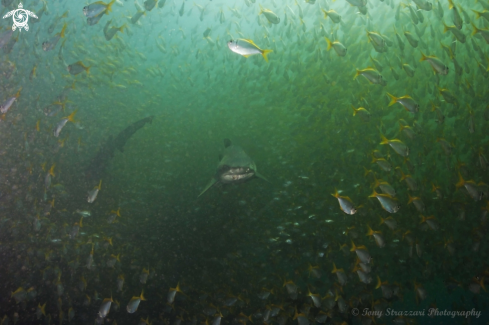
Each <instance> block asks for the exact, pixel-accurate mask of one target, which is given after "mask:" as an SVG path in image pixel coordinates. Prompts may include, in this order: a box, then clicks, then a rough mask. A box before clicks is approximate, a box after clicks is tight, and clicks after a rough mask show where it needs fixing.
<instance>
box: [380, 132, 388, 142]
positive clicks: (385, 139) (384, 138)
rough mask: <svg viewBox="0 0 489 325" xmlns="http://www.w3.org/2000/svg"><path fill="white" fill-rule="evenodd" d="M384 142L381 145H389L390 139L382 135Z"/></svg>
mask: <svg viewBox="0 0 489 325" xmlns="http://www.w3.org/2000/svg"><path fill="white" fill-rule="evenodd" d="M380 137H381V138H382V142H380V144H389V139H387V138H386V137H385V136H384V135H383V134H381V135H380Z"/></svg>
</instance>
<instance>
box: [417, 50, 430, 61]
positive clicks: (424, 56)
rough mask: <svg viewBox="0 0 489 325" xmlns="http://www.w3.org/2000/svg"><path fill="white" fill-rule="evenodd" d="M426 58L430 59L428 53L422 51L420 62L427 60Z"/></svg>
mask: <svg viewBox="0 0 489 325" xmlns="http://www.w3.org/2000/svg"><path fill="white" fill-rule="evenodd" d="M426 59H428V57H427V56H426V55H424V53H423V52H421V59H420V60H419V61H420V62H421V61H426Z"/></svg>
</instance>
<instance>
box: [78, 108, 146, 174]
mask: <svg viewBox="0 0 489 325" xmlns="http://www.w3.org/2000/svg"><path fill="white" fill-rule="evenodd" d="M153 118H154V116H149V117H146V118H143V119H141V120H139V121H137V122H134V123H133V124H131V125H129V126H128V127H126V128H125V129H124V130H122V131H121V132H119V134H118V135H117V136H116V137H115V138H113V137H112V136H110V137H109V139H108V140H107V142H106V143H104V144H103V145H102V146H101V147H100V149H99V151H98V152H97V153H96V154H95V156H94V157H93V158H92V160H91V161H90V164H89V165H88V167H87V169H86V170H85V177H86V178H87V180H96V179H101V178H102V176H103V174H104V172H105V169H106V168H107V167H108V165H109V162H110V160H111V159H112V158H113V157H114V152H115V150H116V149H118V150H119V151H120V152H124V145H125V144H126V142H127V141H128V140H129V139H130V138H131V137H132V136H133V135H134V133H136V132H137V131H138V130H139V129H141V128H142V127H143V126H144V125H145V124H146V123H149V124H151V122H153Z"/></svg>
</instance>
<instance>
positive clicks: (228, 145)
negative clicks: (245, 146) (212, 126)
mask: <svg viewBox="0 0 489 325" xmlns="http://www.w3.org/2000/svg"><path fill="white" fill-rule="evenodd" d="M231 145H232V142H231V140H229V139H227V138H226V139H224V148H227V147H230V146H231Z"/></svg>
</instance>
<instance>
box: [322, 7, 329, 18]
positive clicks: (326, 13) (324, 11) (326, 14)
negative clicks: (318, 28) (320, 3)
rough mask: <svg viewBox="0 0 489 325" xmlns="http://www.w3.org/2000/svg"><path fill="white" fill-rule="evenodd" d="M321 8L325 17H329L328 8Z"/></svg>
mask: <svg viewBox="0 0 489 325" xmlns="http://www.w3.org/2000/svg"><path fill="white" fill-rule="evenodd" d="M321 10H322V11H323V13H324V19H326V18H328V12H327V11H326V10H324V9H323V8H321Z"/></svg>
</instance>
